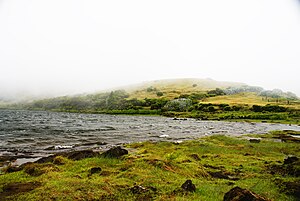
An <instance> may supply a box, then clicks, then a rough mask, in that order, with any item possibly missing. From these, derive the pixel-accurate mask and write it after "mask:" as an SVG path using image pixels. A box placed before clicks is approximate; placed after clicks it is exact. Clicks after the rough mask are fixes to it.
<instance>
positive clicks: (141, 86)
mask: <svg viewBox="0 0 300 201" xmlns="http://www.w3.org/2000/svg"><path fill="white" fill-rule="evenodd" d="M216 88H220V89H222V90H224V91H225V92H226V94H228V95H230V94H236V93H240V92H256V93H258V94H260V95H262V96H269V97H273V98H278V97H285V98H293V99H297V98H298V97H297V95H296V94H294V93H292V92H283V91H282V90H280V89H273V90H264V89H263V88H262V87H259V86H249V85H247V84H245V83H240V82H228V81H216V80H213V79H211V78H205V79H199V78H181V79H163V80H153V81H145V82H142V83H137V84H132V85H126V86H121V87H115V88H110V89H106V90H99V91H94V92H88V91H87V92H81V93H74V92H62V91H59V90H58V91H57V92H55V91H53V90H52V91H43V92H36V91H30V90H27V91H26V90H23V91H17V92H15V91H9V90H3V89H2V90H1V92H0V104H9V103H20V102H25V103H26V102H31V101H35V100H40V99H48V98H55V97H61V96H70V97H72V96H85V95H92V94H101V93H107V92H111V91H115V90H125V91H126V92H128V94H129V97H130V98H137V99H143V98H155V97H157V94H156V93H157V92H162V93H164V94H165V96H166V97H168V98H175V97H177V96H179V95H180V94H185V93H188V94H189V93H193V92H205V91H208V90H213V89H216ZM149 92H152V93H149Z"/></svg>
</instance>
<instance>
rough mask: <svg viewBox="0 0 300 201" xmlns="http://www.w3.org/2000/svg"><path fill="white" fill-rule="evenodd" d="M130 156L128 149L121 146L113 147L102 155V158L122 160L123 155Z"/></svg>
mask: <svg viewBox="0 0 300 201" xmlns="http://www.w3.org/2000/svg"><path fill="white" fill-rule="evenodd" d="M126 154H128V151H127V150H126V149H123V148H121V147H120V146H117V147H113V148H111V149H109V150H107V151H106V152H104V153H102V154H101V156H103V157H107V158H120V157H121V156H123V155H126Z"/></svg>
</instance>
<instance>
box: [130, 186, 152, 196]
mask: <svg viewBox="0 0 300 201" xmlns="http://www.w3.org/2000/svg"><path fill="white" fill-rule="evenodd" d="M129 190H130V191H131V193H133V194H142V193H147V192H148V191H149V190H148V189H147V188H145V187H143V186H140V185H136V186H133V187H131V188H130V189H129Z"/></svg>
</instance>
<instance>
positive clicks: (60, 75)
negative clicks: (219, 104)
mask: <svg viewBox="0 0 300 201" xmlns="http://www.w3.org/2000/svg"><path fill="white" fill-rule="evenodd" d="M299 36H300V5H299V1H298V0H244V1H241V0H227V1H224V0H211V1H192V0H191V1H175V0H172V1H164V0H160V1H156V0H153V1H138V0H136V1H132V0H129V1H120V0H112V1H96V0H89V1H84V0H81V1H79V0H51V1H49V0H48V1H46V0H27V1H22V0H0V94H1V96H11V97H16V96H24V95H27V94H31V95H32V94H33V95H42V96H44V95H64V94H74V93H83V92H94V91H98V90H103V89H107V88H114V87H118V86H124V85H129V84H134V83H139V82H143V81H149V80H158V79H169V78H189V77H192V78H208V77H209V78H212V79H215V80H219V81H236V82H243V83H247V84H249V85H257V86H262V87H264V88H266V89H274V88H280V89H282V90H284V91H292V92H294V93H296V94H297V95H298V96H300V85H299V74H300V73H299V71H300V70H299V69H300V68H299V67H300V59H299V55H300V37H299Z"/></svg>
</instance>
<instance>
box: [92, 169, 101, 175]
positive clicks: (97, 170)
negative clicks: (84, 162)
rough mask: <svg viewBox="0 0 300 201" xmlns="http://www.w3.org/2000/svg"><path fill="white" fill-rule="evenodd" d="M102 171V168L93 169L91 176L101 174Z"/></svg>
mask: <svg viewBox="0 0 300 201" xmlns="http://www.w3.org/2000/svg"><path fill="white" fill-rule="evenodd" d="M101 171H102V169H101V167H93V168H91V169H90V174H91V175H92V174H96V173H99V172H101Z"/></svg>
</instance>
